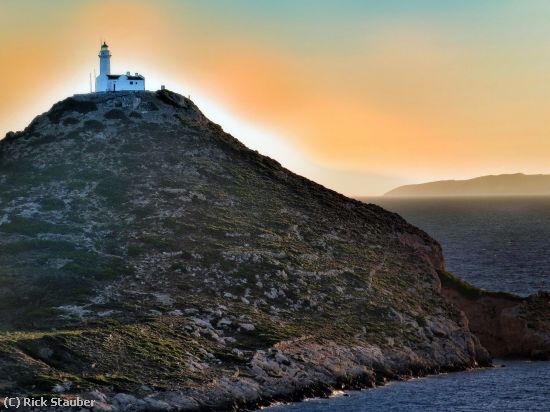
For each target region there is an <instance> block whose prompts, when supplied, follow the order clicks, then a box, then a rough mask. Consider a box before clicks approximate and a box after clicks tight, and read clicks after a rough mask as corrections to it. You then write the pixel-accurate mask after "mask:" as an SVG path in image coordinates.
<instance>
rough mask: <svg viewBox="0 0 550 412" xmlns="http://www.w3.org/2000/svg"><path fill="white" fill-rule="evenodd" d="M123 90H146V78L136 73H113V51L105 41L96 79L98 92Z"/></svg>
mask: <svg viewBox="0 0 550 412" xmlns="http://www.w3.org/2000/svg"><path fill="white" fill-rule="evenodd" d="M122 90H130V91H140V90H145V78H144V77H143V76H142V75H140V74H138V73H136V74H135V75H131V74H130V72H126V74H111V52H110V51H109V46H107V43H105V42H103V44H102V45H101V50H100V51H99V76H97V77H96V79H95V91H96V92H117V91H122Z"/></svg>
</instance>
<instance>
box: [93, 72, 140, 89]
mask: <svg viewBox="0 0 550 412" xmlns="http://www.w3.org/2000/svg"><path fill="white" fill-rule="evenodd" d="M130 82H131V83H132V84H130ZM115 86H116V88H115ZM113 90H115V91H122V90H135V91H138V90H145V80H128V76H126V75H122V76H120V77H119V78H118V79H108V78H107V76H103V75H100V76H97V78H96V92H105V91H111V92H112V91H113Z"/></svg>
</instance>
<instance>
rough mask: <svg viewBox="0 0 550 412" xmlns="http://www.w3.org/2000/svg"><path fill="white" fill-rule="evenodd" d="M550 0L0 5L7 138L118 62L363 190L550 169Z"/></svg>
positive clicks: (0, 100)
mask: <svg viewBox="0 0 550 412" xmlns="http://www.w3.org/2000/svg"><path fill="white" fill-rule="evenodd" d="M548 21H550V2H548V1H547V0H521V1H516V0H494V1H493V0H463V1H446V0H401V1H397V0H384V1H378V0H334V1H328V0H327V1H324V0H317V1H313V0H301V1H294V0H278V1H270V0H231V1H229V0H201V1H182V0H179V1H178V0H155V1H145V0H131V1H130V0H49V1H43V0H1V2H0V50H1V53H0V135H1V136H3V135H4V134H5V133H7V132H8V131H10V130H20V129H22V128H24V127H25V126H26V125H27V124H28V123H29V122H30V121H31V120H32V118H33V117H34V116H36V115H37V114H39V113H42V112H44V111H46V110H48V109H49V108H50V107H51V106H52V105H53V104H54V103H55V102H56V101H58V100H61V99H63V98H65V97H67V96H69V95H72V94H75V93H87V92H89V90H90V86H89V84H90V80H89V76H90V73H93V71H94V70H96V71H98V70H99V68H98V63H99V61H98V60H99V59H98V57H97V53H98V51H99V45H100V41H101V40H106V41H107V43H108V44H109V46H110V49H111V53H112V55H113V57H112V59H111V70H112V72H115V73H116V72H118V73H125V72H126V71H131V72H140V73H142V74H143V75H144V76H145V78H146V87H147V88H148V89H149V90H156V89H158V88H160V85H166V87H167V88H169V89H170V90H173V91H176V92H178V93H181V94H183V95H186V96H190V97H191V98H192V99H193V100H194V101H195V102H196V103H197V104H198V106H199V107H200V108H201V110H202V111H203V112H204V113H205V114H206V115H207V116H208V117H210V118H211V119H212V120H213V121H215V122H216V123H219V124H220V125H221V126H222V127H223V128H224V130H226V131H228V132H229V133H231V134H233V135H234V136H235V137H237V138H238V139H240V140H241V141H242V142H243V143H245V144H246V145H248V146H249V147H251V148H253V149H255V150H258V151H259V152H261V153H263V154H265V155H268V156H270V157H272V158H274V159H276V160H278V161H279V162H280V163H282V164H283V165H284V166H286V167H288V168H289V169H291V170H293V171H295V172H296V173H299V174H302V175H304V176H306V177H308V178H310V179H312V180H315V181H317V182H319V183H321V184H323V185H325V186H328V187H330V188H332V189H335V190H337V191H340V192H342V193H344V194H347V195H351V196H360V195H380V194H382V193H384V192H386V191H388V190H390V189H392V188H394V187H395V186H398V185H401V184H408V183H420V182H425V181H432V180H440V179H462V178H470V177H475V176H480V175H487V174H500V173H516V172H523V173H550V161H549V159H550V121H549V114H550V25H549V24H548Z"/></svg>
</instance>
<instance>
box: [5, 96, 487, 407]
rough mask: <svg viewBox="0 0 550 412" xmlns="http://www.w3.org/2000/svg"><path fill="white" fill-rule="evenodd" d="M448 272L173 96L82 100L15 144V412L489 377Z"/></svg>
mask: <svg viewBox="0 0 550 412" xmlns="http://www.w3.org/2000/svg"><path fill="white" fill-rule="evenodd" d="M442 269H443V260H442V255H441V250H440V247H439V245H438V244H437V243H436V242H435V241H433V240H432V239H431V238H430V237H428V236H427V235H426V234H425V233H424V232H422V231H420V230H419V229H417V228H415V227H413V226H411V225H409V224H408V223H407V222H405V221H404V220H403V219H402V218H401V217H399V216H398V215H396V214H393V213H390V212H387V211H385V210H383V209H381V208H380V207H377V206H375V205H367V204H364V203H361V202H358V201H354V200H352V199H348V198H346V197H344V196H342V195H339V194H337V193H335V192H333V191H330V190H328V189H326V188H324V187H322V186H320V185H318V184H315V183H313V182H311V181H308V180H307V179H304V178H302V177H300V176H297V175H295V174H293V173H291V172H289V171H287V170H285V169H284V168H282V167H281V166H280V165H279V164H278V163H277V162H275V161H274V160H272V159H269V158H266V157H264V156H261V155H259V154H258V153H256V152H253V151H250V150H248V149H247V148H246V147H244V146H243V145H242V144H241V143H239V142H238V141H237V140H236V139H234V138H233V137H232V136H230V135H228V134H226V133H224V132H223V130H222V129H221V128H220V127H219V126H218V125H215V124H213V123H212V122H210V121H209V120H208V119H206V118H205V117H204V116H203V115H202V113H201V112H200V111H199V110H198V109H197V107H196V106H195V105H194V104H193V103H192V102H191V101H190V100H188V99H185V98H183V97H181V96H179V95H177V94H174V93H171V92H168V91H160V92H157V93H151V92H139V93H125V92H117V93H103V94H94V95H82V96H74V97H72V98H69V99H66V100H64V101H62V102H60V103H58V104H56V105H54V107H52V109H51V110H50V111H49V112H47V113H45V114H43V115H41V116H39V117H37V118H36V119H35V120H34V121H33V122H32V123H31V125H30V126H29V127H28V128H27V129H26V130H25V131H23V132H20V133H16V134H13V133H12V134H8V135H7V136H6V138H5V139H4V140H2V141H0V328H1V329H2V332H1V333H0V370H2V371H3V373H2V374H0V388H2V392H3V393H14V394H29V393H52V391H53V392H56V393H62V394H74V393H81V394H84V395H83V396H86V397H89V398H94V399H95V400H97V401H98V404H97V405H100V406H101V407H104V408H105V409H109V408H114V409H115V410H127V409H128V410H130V409H131V410H139V409H158V410H163V409H166V410H168V409H170V408H176V409H181V410H194V409H200V408H203V409H204V408H213V409H223V408H234V407H235V408H237V407H243V405H260V404H264V403H266V402H269V401H270V400H273V399H298V398H300V397H302V396H304V395H308V394H319V393H323V392H325V391H328V390H330V389H331V388H334V387H342V386H348V387H349V386H353V385H357V386H365V385H374V384H376V383H377V382H382V381H384V380H385V379H391V378H396V377H398V376H412V375H418V374H424V373H429V372H437V371H443V370H458V369H464V368H468V367H473V366H476V365H478V364H479V363H481V364H487V363H489V358H488V354H487V352H486V351H485V350H484V349H483V348H482V347H481V345H480V344H479V342H478V340H477V338H476V337H475V336H474V335H472V333H471V332H470V331H469V329H468V327H467V320H466V319H465V317H464V315H463V313H461V312H460V311H459V310H458V309H456V307H455V306H453V305H450V304H449V303H447V301H446V300H445V299H444V298H443V297H442V296H441V294H440V292H439V290H440V289H439V287H440V281H439V278H438V274H437V272H438V271H439V270H442ZM132 408H133V409H132Z"/></svg>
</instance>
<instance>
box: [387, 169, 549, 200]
mask: <svg viewBox="0 0 550 412" xmlns="http://www.w3.org/2000/svg"><path fill="white" fill-rule="evenodd" d="M542 195H550V175H526V174H523V173H515V174H503V175H491V176H481V177H476V178H474V179H468V180H440V181H437V182H429V183H421V184H416V185H404V186H399V187H397V188H395V189H393V190H390V191H389V192H387V193H385V194H384V196H542Z"/></svg>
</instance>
